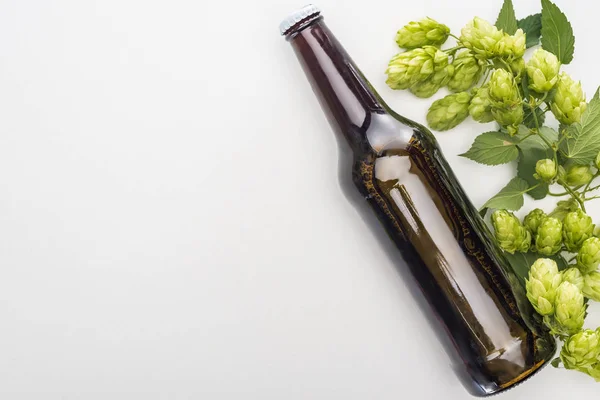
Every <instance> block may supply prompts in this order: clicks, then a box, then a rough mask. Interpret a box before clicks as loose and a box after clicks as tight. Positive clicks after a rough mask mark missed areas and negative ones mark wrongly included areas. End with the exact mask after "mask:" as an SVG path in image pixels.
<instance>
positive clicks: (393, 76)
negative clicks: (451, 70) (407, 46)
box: [385, 46, 448, 89]
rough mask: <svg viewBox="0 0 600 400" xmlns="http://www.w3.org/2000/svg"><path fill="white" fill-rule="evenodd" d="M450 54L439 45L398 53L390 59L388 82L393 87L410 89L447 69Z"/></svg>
mask: <svg viewBox="0 0 600 400" xmlns="http://www.w3.org/2000/svg"><path fill="white" fill-rule="evenodd" d="M447 67H448V55H447V54H446V53H444V52H443V51H441V50H439V49H438V48H437V47H433V46H425V47H423V48H419V49H414V50H410V51H406V52H404V53H400V54H397V55H396V56H394V58H392V60H391V61H390V63H389V65H388V68H387V70H386V71H385V72H386V74H387V76H388V79H387V81H386V83H387V84H388V85H389V87H391V88H392V89H409V88H410V87H411V86H413V85H414V84H416V83H419V82H426V81H428V80H430V79H431V77H432V76H435V75H437V74H439V73H440V72H441V71H446V70H447Z"/></svg>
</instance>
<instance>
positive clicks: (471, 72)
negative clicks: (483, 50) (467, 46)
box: [448, 50, 483, 92]
mask: <svg viewBox="0 0 600 400" xmlns="http://www.w3.org/2000/svg"><path fill="white" fill-rule="evenodd" d="M452 66H453V67H454V75H453V76H452V78H450V81H448V89H450V90H451V91H453V92H464V91H465V90H468V89H469V88H471V86H473V85H474V84H476V83H477V82H478V81H479V79H480V78H481V73H482V72H483V66H482V63H481V61H480V60H478V59H477V58H476V57H475V55H474V54H473V53H472V52H471V51H470V50H464V51H461V52H460V53H458V54H457V55H456V57H454V61H452Z"/></svg>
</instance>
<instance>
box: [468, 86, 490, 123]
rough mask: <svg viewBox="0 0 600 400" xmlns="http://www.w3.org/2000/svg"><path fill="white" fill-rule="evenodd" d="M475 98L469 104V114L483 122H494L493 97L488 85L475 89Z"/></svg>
mask: <svg viewBox="0 0 600 400" xmlns="http://www.w3.org/2000/svg"><path fill="white" fill-rule="evenodd" d="M473 93H474V95H473V98H472V99H471V103H470V104H469V114H470V115H471V117H472V118H473V119H474V120H475V121H477V122H481V123H485V122H492V121H493V120H494V116H493V115H492V99H490V92H489V89H488V87H487V85H484V86H482V87H480V88H478V89H474V90H473Z"/></svg>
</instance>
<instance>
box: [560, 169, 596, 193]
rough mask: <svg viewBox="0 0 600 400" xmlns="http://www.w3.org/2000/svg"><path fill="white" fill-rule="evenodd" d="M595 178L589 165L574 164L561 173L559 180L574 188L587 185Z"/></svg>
mask: <svg viewBox="0 0 600 400" xmlns="http://www.w3.org/2000/svg"><path fill="white" fill-rule="evenodd" d="M561 168H562V167H561ZM593 178H594V175H593V174H592V171H591V169H590V167H589V166H588V165H575V164H573V165H570V166H568V167H567V168H566V169H565V168H562V169H561V170H560V171H559V179H560V180H561V181H563V182H565V183H566V184H567V185H569V186H572V187H577V186H583V185H587V184H588V183H589V182H590V181H591V180H592V179H593Z"/></svg>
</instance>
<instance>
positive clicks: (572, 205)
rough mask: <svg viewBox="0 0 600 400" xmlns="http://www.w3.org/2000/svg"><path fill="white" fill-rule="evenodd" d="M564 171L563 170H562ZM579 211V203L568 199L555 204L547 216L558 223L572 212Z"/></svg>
mask: <svg viewBox="0 0 600 400" xmlns="http://www.w3.org/2000/svg"><path fill="white" fill-rule="evenodd" d="M561 168H562V167H559V168H558V170H559V176H560V170H561ZM562 169H563V170H564V168H562ZM576 210H579V203H578V202H577V200H575V199H574V198H572V197H571V198H570V199H569V200H561V201H559V202H558V203H557V205H556V208H555V209H554V210H553V211H552V212H551V213H550V214H548V216H549V217H554V218H556V219H558V220H559V221H561V222H562V221H563V220H564V219H565V217H566V216H567V214H568V213H570V212H572V211H576Z"/></svg>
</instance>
